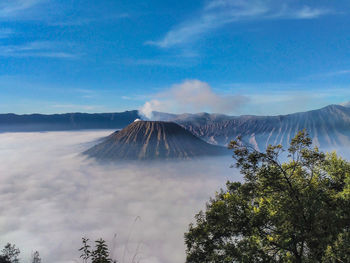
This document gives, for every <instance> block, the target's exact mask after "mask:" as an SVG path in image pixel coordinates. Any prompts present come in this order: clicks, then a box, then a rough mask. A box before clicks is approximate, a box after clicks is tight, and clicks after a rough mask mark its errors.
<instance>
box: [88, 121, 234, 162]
mask: <svg viewBox="0 0 350 263" xmlns="http://www.w3.org/2000/svg"><path fill="white" fill-rule="evenodd" d="M84 153H85V154H87V155H89V156H91V157H94V158H96V159H101V160H152V159H191V158H193V157H197V156H212V155H220V154H225V153H228V150H227V149H225V148H224V147H220V146H215V145H211V144H209V143H206V142H204V141H203V140H201V139H199V138H198V137H196V136H195V135H193V134H192V133H191V132H189V131H187V130H186V129H184V128H182V127H181V126H180V125H178V124H176V123H173V122H162V121H135V122H133V123H131V124H130V125H128V126H127V127H125V128H124V129H122V130H121V131H119V132H115V133H113V134H111V135H110V136H108V137H107V138H106V139H105V140H104V141H102V142H101V143H99V144H97V145H95V146H94V147H92V148H90V149H89V150H87V151H86V152H84Z"/></svg>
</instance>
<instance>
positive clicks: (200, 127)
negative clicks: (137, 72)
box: [168, 105, 350, 150]
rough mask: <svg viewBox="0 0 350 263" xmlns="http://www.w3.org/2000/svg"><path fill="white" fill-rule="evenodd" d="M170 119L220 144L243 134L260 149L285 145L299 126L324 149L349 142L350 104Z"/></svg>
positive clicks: (245, 138) (299, 128) (348, 143)
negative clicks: (284, 112)
mask: <svg viewBox="0 0 350 263" xmlns="http://www.w3.org/2000/svg"><path fill="white" fill-rule="evenodd" d="M168 120H170V121H174V122H176V123H178V124H180V125H181V126H182V127H184V128H186V129H187V130H189V131H190V132H192V133H193V134H194V135H196V136H198V137H200V138H202V139H203V140H205V141H207V142H210V143H213V144H218V145H227V144H228V143H229V142H230V140H232V139H234V138H236V137H237V136H241V137H242V139H243V140H244V141H245V142H247V143H250V144H251V145H253V146H254V147H255V148H257V149H260V150H263V149H265V148H266V146H267V145H268V144H282V145H284V146H286V145H288V144H289V142H290V140H291V138H293V137H294V136H295V134H296V133H297V132H298V131H299V130H302V129H307V131H308V132H309V134H310V136H311V137H312V138H313V142H314V143H315V144H316V145H318V146H320V147H322V148H324V149H329V148H337V147H344V146H350V108H349V107H344V106H341V105H330V106H327V107H325V108H322V109H319V110H313V111H308V112H300V113H294V114H288V115H279V116H239V117H235V116H225V115H220V114H207V113H200V114H185V115H184V114H182V115H177V116H175V117H174V118H172V119H171V118H170V119H168Z"/></svg>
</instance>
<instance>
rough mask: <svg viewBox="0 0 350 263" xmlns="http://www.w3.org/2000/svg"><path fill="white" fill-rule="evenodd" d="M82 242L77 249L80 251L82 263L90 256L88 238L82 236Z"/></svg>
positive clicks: (85, 262)
mask: <svg viewBox="0 0 350 263" xmlns="http://www.w3.org/2000/svg"><path fill="white" fill-rule="evenodd" d="M82 242H83V246H82V247H81V248H80V249H79V251H81V253H82V254H81V255H80V257H81V258H82V259H83V262H84V263H87V262H88V260H89V258H90V257H91V247H90V245H89V244H88V242H89V239H88V238H85V237H83V238H82Z"/></svg>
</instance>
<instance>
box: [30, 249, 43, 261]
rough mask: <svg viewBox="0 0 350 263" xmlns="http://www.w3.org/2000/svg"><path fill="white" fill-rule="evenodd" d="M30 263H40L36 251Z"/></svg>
mask: <svg viewBox="0 0 350 263" xmlns="http://www.w3.org/2000/svg"><path fill="white" fill-rule="evenodd" d="M32 263H41V258H40V254H39V252H38V251H35V252H34V254H33V260H32Z"/></svg>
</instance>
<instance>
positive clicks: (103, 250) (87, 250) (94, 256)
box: [0, 237, 117, 263]
mask: <svg viewBox="0 0 350 263" xmlns="http://www.w3.org/2000/svg"><path fill="white" fill-rule="evenodd" d="M82 242H83V246H82V247H81V248H80V249H79V251H81V253H82V254H81V255H80V257H81V258H82V259H83V262H84V263H88V262H91V263H117V261H115V260H112V259H111V258H110V253H109V249H108V246H107V243H106V241H105V240H103V239H102V238H100V239H98V240H96V241H95V248H94V249H93V250H91V246H90V245H89V239H88V238H85V237H83V238H82ZM0 263H1V262H0Z"/></svg>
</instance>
